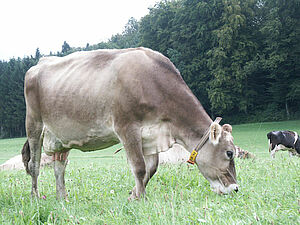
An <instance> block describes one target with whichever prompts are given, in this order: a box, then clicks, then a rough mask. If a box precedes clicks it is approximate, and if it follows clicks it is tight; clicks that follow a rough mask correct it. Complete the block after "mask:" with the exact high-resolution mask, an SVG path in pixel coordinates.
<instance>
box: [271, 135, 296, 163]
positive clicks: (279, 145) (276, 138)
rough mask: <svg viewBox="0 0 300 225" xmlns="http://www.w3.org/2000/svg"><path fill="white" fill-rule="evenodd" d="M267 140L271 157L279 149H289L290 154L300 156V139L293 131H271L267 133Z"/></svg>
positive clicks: (273, 156)
mask: <svg viewBox="0 0 300 225" xmlns="http://www.w3.org/2000/svg"><path fill="white" fill-rule="evenodd" d="M267 137H268V140H269V152H270V154H271V157H272V158H275V153H276V152H278V151H279V150H282V151H289V154H290V156H294V155H297V156H300V139H299V136H298V134H297V132H294V131H288V130H284V131H272V132H269V133H268V134H267Z"/></svg>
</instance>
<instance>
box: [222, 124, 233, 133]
mask: <svg viewBox="0 0 300 225" xmlns="http://www.w3.org/2000/svg"><path fill="white" fill-rule="evenodd" d="M222 128H223V130H224V131H227V132H229V133H232V126H231V125H230V124H224V125H223V126H222Z"/></svg>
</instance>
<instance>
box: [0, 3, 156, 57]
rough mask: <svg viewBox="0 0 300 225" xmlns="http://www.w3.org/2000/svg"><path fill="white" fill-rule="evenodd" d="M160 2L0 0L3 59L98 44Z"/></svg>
mask: <svg viewBox="0 0 300 225" xmlns="http://www.w3.org/2000/svg"><path fill="white" fill-rule="evenodd" d="M156 2H159V0H46V1H45V0H0V60H8V59H10V58H13V57H15V58H16V57H21V58H22V57H24V56H30V55H33V56H34V55H35V50H36V48H40V52H41V53H42V54H49V53H50V51H52V52H53V53H55V52H56V51H61V46H62V44H63V42H64V41H67V43H68V44H69V45H70V46H71V47H85V45H86V43H89V44H97V43H99V42H101V41H106V40H108V39H109V38H110V37H111V36H112V35H114V34H117V33H121V32H122V31H123V28H124V26H125V24H126V23H127V22H128V20H129V18H130V17H134V18H135V19H137V20H139V19H140V18H141V17H143V16H145V15H146V14H148V12H149V10H148V8H149V7H153V6H154V5H155V3H156Z"/></svg>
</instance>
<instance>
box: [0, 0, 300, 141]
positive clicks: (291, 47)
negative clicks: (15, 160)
mask: <svg viewBox="0 0 300 225" xmlns="http://www.w3.org/2000/svg"><path fill="white" fill-rule="evenodd" d="M138 46H144V47H149V48H151V49H154V50H157V51H159V52H161V53H163V54H164V55H166V56H167V57H169V58H170V59H171V61H172V62H173V63H174V64H175V65H176V67H177V68H178V69H179V70H180V72H181V74H182V76H183V78H184V80H185V81H186V83H187V84H188V86H189V87H190V88H191V90H192V91H193V93H194V94H195V95H196V96H197V98H198V99H199V100H200V101H201V103H202V104H203V106H204V108H205V109H206V111H207V112H208V113H209V114H210V115H211V116H212V117H215V116H216V115H222V116H223V117H224V119H225V121H226V122H231V123H243V122H261V121H276V120H286V119H297V118H300V101H299V100H300V60H299V59H300V0H289V1H285V0H243V1H238V0H214V1H210V0H173V1H166V0H163V1H161V2H159V3H157V4H156V5H155V6H154V7H153V8H150V9H149V13H148V14H147V15H146V16H144V17H143V18H142V19H141V20H139V21H137V20H136V19H134V18H130V19H129V21H128V23H127V24H126V25H125V27H124V30H123V32H122V33H119V34H116V35H113V36H112V37H111V38H110V39H109V40H108V41H106V42H100V43H98V44H94V45H90V44H87V45H86V46H85V47H71V46H70V45H69V44H68V43H67V42H66V41H65V42H64V43H63V45H62V49H61V51H59V52H56V53H52V52H50V53H49V55H56V56H65V55H67V54H70V53H72V52H75V51H88V50H96V49H111V48H129V47H138ZM40 57H42V55H41V53H40V51H39V49H37V50H36V54H35V56H30V57H24V58H22V59H21V58H17V59H15V58H13V59H10V60H9V61H0V137H18V136H24V135H25V127H24V120H25V103H24V96H23V83H24V75H25V73H26V71H27V70H28V69H29V68H30V67H31V66H33V65H35V64H36V63H37V62H38V60H39V58H40Z"/></svg>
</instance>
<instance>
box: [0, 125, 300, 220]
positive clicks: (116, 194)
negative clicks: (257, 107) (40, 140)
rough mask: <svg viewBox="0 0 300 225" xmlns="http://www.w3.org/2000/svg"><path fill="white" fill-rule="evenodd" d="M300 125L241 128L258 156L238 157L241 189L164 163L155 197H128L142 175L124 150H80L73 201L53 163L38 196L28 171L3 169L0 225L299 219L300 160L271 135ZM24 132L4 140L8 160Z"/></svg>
mask: <svg viewBox="0 0 300 225" xmlns="http://www.w3.org/2000/svg"><path fill="white" fill-rule="evenodd" d="M283 129H289V130H295V131H297V132H298V133H300V120H298V121H288V122H279V123H258V124H245V125H236V126H234V127H233V132H234V133H233V135H234V140H235V143H236V144H237V145H239V146H240V147H242V148H244V149H246V150H248V151H251V152H253V153H254V154H255V155H256V159H255V160H240V159H237V160H236V169H237V173H238V183H239V185H240V191H239V192H238V193H236V194H235V193H234V194H230V195H223V196H219V195H216V194H215V193H213V192H211V191H210V188H209V183H208V182H207V181H206V180H205V179H204V178H203V177H202V175H200V174H199V172H198V170H197V168H196V167H195V166H189V165H187V164H182V165H166V166H160V168H159V170H158V172H157V174H156V175H155V176H154V177H153V178H152V179H151V181H150V182H149V184H148V186H147V198H145V199H143V200H141V201H133V202H128V201H127V197H128V196H129V195H128V192H129V191H130V190H131V189H132V187H133V186H134V179H133V176H132V174H131V171H130V169H129V167H128V165H127V162H126V159H125V157H124V152H122V153H119V154H117V155H113V152H114V150H115V149H117V148H118V146H116V147H113V148H111V149H107V150H103V151H97V152H90V153H81V152H80V151H76V150H73V151H72V152H71V154H70V164H69V165H68V166H67V170H66V188H67V191H68V196H69V201H67V202H66V201H57V200H56V199H55V178H54V174H53V169H51V168H44V169H42V170H41V174H40V177H39V190H40V195H41V196H45V197H46V199H40V200H38V201H36V200H35V199H32V198H31V196H30V191H31V178H30V176H28V175H26V174H25V172H24V171H1V172H0V181H1V182H0V224H299V223H300V219H299V218H300V205H299V204H300V176H299V166H300V158H297V157H289V156H288V153H287V152H279V153H277V155H276V158H275V159H274V160H272V159H270V156H269V153H268V144H267V138H266V134H267V132H269V131H272V130H283ZM24 142H25V139H24V138H20V139H5V140H0V160H1V161H0V163H2V162H4V161H5V160H6V159H8V158H10V157H12V156H13V155H16V154H19V152H20V149H21V148H22V145H23V143H24Z"/></svg>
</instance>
